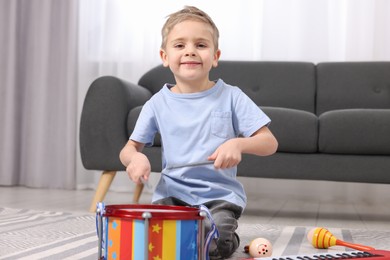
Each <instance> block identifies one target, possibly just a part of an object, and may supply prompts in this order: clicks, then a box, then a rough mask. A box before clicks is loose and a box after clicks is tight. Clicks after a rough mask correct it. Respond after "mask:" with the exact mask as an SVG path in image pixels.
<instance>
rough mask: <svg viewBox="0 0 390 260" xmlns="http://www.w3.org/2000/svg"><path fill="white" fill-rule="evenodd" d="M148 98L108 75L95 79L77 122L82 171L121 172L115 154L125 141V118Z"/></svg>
mask: <svg viewBox="0 0 390 260" xmlns="http://www.w3.org/2000/svg"><path fill="white" fill-rule="evenodd" d="M151 96H152V94H151V92H150V91H149V90H148V89H146V88H144V87H141V86H138V85H136V84H132V83H129V82H126V81H124V80H121V79H119V78H116V77H112V76H104V77H100V78H98V79H96V80H95V81H94V82H92V84H91V85H90V87H89V89H88V92H87V94H86V97H85V100H84V105H83V109H82V113H81V119H80V136H79V137H80V153H81V160H82V163H83V165H84V167H85V168H86V169H90V170H115V171H119V170H124V167H123V165H122V163H121V162H120V160H119V152H120V150H121V149H122V148H123V146H124V145H125V143H126V142H127V140H128V138H129V136H128V131H127V115H128V113H129V111H130V110H131V109H132V108H134V107H136V106H140V105H142V104H144V103H145V102H146V101H147V100H148V99H149V98H150V97H151Z"/></svg>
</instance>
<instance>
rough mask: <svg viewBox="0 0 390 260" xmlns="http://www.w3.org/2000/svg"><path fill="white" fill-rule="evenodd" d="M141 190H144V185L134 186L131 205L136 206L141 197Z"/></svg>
mask: <svg viewBox="0 0 390 260" xmlns="http://www.w3.org/2000/svg"><path fill="white" fill-rule="evenodd" d="M143 189H144V185H143V184H142V183H138V184H137V185H136V186H135V190H134V195H133V203H134V204H138V202H139V198H140V197H141V194H142V190H143Z"/></svg>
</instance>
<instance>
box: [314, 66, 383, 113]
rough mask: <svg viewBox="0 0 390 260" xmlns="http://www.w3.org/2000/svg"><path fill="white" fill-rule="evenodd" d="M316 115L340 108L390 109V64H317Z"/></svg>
mask: <svg viewBox="0 0 390 260" xmlns="http://www.w3.org/2000/svg"><path fill="white" fill-rule="evenodd" d="M316 101H317V102H316V105H317V106H316V113H317V115H321V114H322V113H324V112H327V111H333V110H339V109H354V108H371V109H390V62H325V63H319V64H318V65H317V100H316Z"/></svg>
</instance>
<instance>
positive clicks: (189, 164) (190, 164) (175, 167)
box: [167, 161, 214, 170]
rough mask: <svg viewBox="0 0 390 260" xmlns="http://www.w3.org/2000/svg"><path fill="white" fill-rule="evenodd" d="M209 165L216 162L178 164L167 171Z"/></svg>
mask: <svg viewBox="0 0 390 260" xmlns="http://www.w3.org/2000/svg"><path fill="white" fill-rule="evenodd" d="M208 164H214V161H203V162H195V163H188V164H177V165H172V166H170V167H167V169H168V170H172V169H177V168H184V167H193V166H202V165H208Z"/></svg>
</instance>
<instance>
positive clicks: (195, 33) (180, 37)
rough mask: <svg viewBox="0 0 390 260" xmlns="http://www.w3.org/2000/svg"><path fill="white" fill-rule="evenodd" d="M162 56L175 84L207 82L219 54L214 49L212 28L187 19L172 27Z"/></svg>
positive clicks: (161, 52) (162, 50)
mask: <svg viewBox="0 0 390 260" xmlns="http://www.w3.org/2000/svg"><path fill="white" fill-rule="evenodd" d="M160 56H161V59H162V61H163V65H164V66H165V67H169V68H170V69H171V71H172V72H173V74H174V76H175V79H176V81H179V82H187V83H189V82H195V81H198V82H201V81H203V80H208V77H209V71H210V70H211V68H212V67H213V66H214V67H215V66H217V65H218V59H219V56H220V51H219V50H215V46H214V43H213V30H212V28H211V26H209V25H208V24H206V23H203V22H199V21H192V20H188V21H183V22H181V23H178V24H176V25H175V26H174V27H173V28H172V30H171V31H170V33H169V34H168V37H167V42H166V47H165V49H161V50H160ZM177 83H178V82H177Z"/></svg>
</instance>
